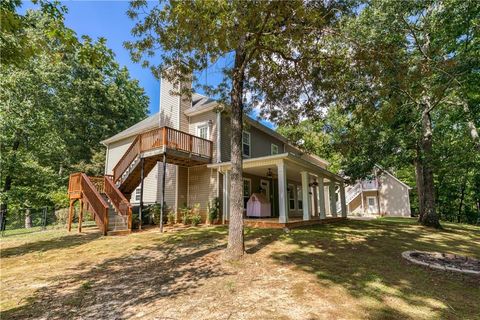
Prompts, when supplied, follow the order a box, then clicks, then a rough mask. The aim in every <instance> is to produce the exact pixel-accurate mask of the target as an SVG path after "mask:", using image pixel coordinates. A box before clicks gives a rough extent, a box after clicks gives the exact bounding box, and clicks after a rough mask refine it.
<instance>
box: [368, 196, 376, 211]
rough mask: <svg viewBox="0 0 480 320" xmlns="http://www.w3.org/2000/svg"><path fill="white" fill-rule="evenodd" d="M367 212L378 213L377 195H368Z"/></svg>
mask: <svg viewBox="0 0 480 320" xmlns="http://www.w3.org/2000/svg"><path fill="white" fill-rule="evenodd" d="M367 213H377V198H376V197H367Z"/></svg>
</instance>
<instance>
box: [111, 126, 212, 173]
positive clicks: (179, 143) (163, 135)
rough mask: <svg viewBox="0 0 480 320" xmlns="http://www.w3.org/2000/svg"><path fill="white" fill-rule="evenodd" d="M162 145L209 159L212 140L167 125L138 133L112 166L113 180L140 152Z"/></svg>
mask: <svg viewBox="0 0 480 320" xmlns="http://www.w3.org/2000/svg"><path fill="white" fill-rule="evenodd" d="M163 146H165V147H167V148H170V149H175V150H179V151H183V152H187V153H191V154H195V155H198V156H200V157H205V158H208V159H211V158H212V154H213V142H212V141H210V140H207V139H203V138H200V137H197V136H194V135H191V134H189V133H186V132H183V131H179V130H176V129H172V128H169V127H161V128H158V129H153V130H150V131H147V132H145V133H142V134H139V135H138V136H137V137H136V138H135V140H133V142H132V144H131V145H130V147H128V149H127V151H125V153H124V154H123V156H122V158H120V160H119V161H118V163H117V164H116V165H115V167H114V168H113V181H114V182H117V181H118V179H120V177H121V176H122V175H123V174H124V172H125V171H126V170H127V169H128V167H129V166H130V165H131V164H132V162H133V161H134V160H135V159H136V158H137V157H138V156H139V155H140V154H141V153H142V152H145V151H149V150H153V149H157V148H160V147H163Z"/></svg>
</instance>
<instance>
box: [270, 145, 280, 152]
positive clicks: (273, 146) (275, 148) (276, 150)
mask: <svg viewBox="0 0 480 320" xmlns="http://www.w3.org/2000/svg"><path fill="white" fill-rule="evenodd" d="M270 151H271V154H278V146H277V145H276V144H273V143H272V145H271V147H270Z"/></svg>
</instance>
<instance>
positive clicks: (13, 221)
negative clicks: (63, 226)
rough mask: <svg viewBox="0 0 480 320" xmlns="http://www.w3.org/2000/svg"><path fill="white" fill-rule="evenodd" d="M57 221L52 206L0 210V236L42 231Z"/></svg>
mask: <svg viewBox="0 0 480 320" xmlns="http://www.w3.org/2000/svg"><path fill="white" fill-rule="evenodd" d="M57 223H58V222H57V217H56V215H55V209H54V208H53V207H41V208H22V209H9V210H8V211H7V210H4V211H1V212H0V230H1V236H2V237H3V236H8V235H14V234H22V233H31V232H37V231H42V230H45V229H47V227H49V226H53V225H57Z"/></svg>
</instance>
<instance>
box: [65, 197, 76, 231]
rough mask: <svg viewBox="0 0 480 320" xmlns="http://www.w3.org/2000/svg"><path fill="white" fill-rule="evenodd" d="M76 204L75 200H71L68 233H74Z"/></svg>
mask: <svg viewBox="0 0 480 320" xmlns="http://www.w3.org/2000/svg"><path fill="white" fill-rule="evenodd" d="M74 204H75V200H70V207H69V208H68V227H67V230H68V232H70V231H72V221H73V210H75V207H74Z"/></svg>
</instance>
